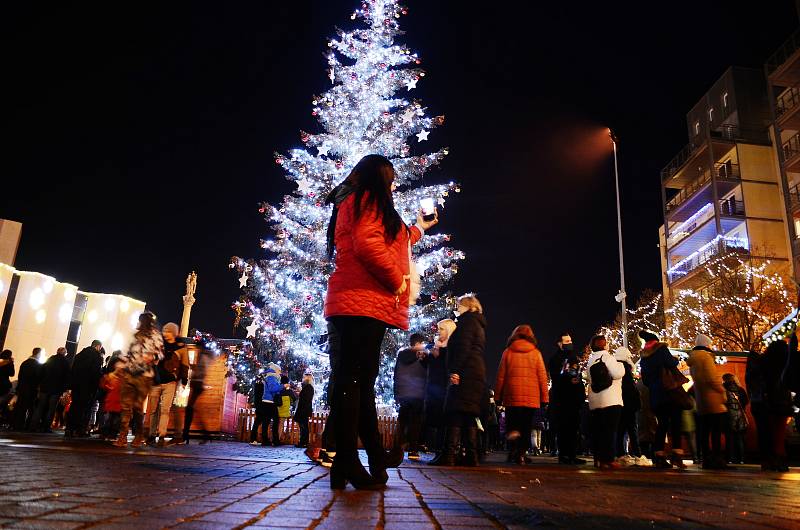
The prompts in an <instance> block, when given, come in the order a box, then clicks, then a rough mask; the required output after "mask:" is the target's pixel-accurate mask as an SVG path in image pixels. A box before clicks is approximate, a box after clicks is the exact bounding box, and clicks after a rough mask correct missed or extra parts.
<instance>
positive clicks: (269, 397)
mask: <svg viewBox="0 0 800 530" xmlns="http://www.w3.org/2000/svg"><path fill="white" fill-rule="evenodd" d="M281 390H283V385H282V384H281V376H280V375H278V372H276V371H275V369H274V368H269V369H268V370H267V373H266V374H265V377H264V394H263V395H262V396H261V401H263V402H265V403H275V400H276V399H278V397H279V396H280V393H281Z"/></svg>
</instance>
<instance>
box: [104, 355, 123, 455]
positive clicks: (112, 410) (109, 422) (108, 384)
mask: <svg viewBox="0 0 800 530" xmlns="http://www.w3.org/2000/svg"><path fill="white" fill-rule="evenodd" d="M121 371H122V368H121V363H119V362H118V359H117V360H114V361H112V363H111V364H110V365H109V370H108V372H107V373H106V374H105V375H104V376H103V377H102V379H100V388H102V389H103V390H104V391H105V393H106V395H105V398H104V399H103V410H104V411H105V413H106V414H108V418H107V419H106V424H105V425H104V427H103V428H104V432H103V435H104V437H105V438H106V439H107V440H115V439H116V438H117V436H119V422H120V414H121V412H122V403H121V401H120V389H121V388H122V373H121Z"/></svg>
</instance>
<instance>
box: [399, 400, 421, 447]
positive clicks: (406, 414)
mask: <svg viewBox="0 0 800 530" xmlns="http://www.w3.org/2000/svg"><path fill="white" fill-rule="evenodd" d="M423 406H424V401H423V400H421V399H418V400H407V401H401V402H400V412H399V413H398V415H397V434H398V436H397V443H398V444H399V445H400V446H402V445H403V444H408V450H409V451H417V450H418V449H419V438H420V431H421V430H422V411H423Z"/></svg>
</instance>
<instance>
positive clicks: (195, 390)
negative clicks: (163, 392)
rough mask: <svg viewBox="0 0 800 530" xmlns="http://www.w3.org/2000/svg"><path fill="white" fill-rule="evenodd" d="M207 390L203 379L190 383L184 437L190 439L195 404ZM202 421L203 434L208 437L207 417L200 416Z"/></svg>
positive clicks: (184, 417)
mask: <svg viewBox="0 0 800 530" xmlns="http://www.w3.org/2000/svg"><path fill="white" fill-rule="evenodd" d="M204 391H205V386H204V384H203V382H202V381H198V382H191V383H189V399H187V400H186V412H185V413H184V416H183V439H184V440H188V439H189V431H191V429H192V421H193V420H194V406H195V404H196V403H197V400H198V399H199V398H200V396H201V395H202V393H203V392H204ZM200 423H201V424H202V425H203V429H202V431H203V435H204V436H205V437H206V438H207V437H208V436H209V435H208V431H207V429H206V422H205V418H202V417H201V418H200Z"/></svg>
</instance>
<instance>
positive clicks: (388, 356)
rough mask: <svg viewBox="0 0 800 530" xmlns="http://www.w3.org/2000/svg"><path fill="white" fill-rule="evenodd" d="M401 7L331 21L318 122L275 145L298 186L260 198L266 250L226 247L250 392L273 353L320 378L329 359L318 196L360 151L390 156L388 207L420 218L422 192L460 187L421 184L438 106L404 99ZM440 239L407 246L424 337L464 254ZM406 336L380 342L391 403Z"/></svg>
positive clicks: (239, 371) (244, 386)
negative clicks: (274, 197) (392, 184)
mask: <svg viewBox="0 0 800 530" xmlns="http://www.w3.org/2000/svg"><path fill="white" fill-rule="evenodd" d="M405 13H406V9H405V8H403V7H401V6H399V5H398V3H397V2H395V1H391V0H373V1H366V2H363V3H362V4H361V8H360V9H358V10H357V11H355V12H354V13H353V15H352V17H351V18H352V19H353V20H360V21H361V24H360V26H359V27H358V28H356V29H352V30H350V31H343V30H338V37H337V38H335V39H332V40H330V42H328V51H327V61H328V71H327V73H328V78H329V79H330V81H331V83H332V85H333V86H332V87H331V88H330V89H329V90H327V91H326V92H324V93H323V94H321V95H319V96H314V97H313V98H312V105H313V110H312V114H313V115H314V116H315V117H316V118H317V120H318V121H319V124H320V126H321V132H319V133H316V134H314V133H309V132H304V131H301V133H300V138H301V140H302V142H303V144H304V147H303V148H298V149H293V150H291V151H289V153H288V155H281V154H276V156H275V162H276V163H277V164H278V165H280V166H281V167H282V168H283V170H284V172H285V175H286V178H288V179H289V180H291V181H292V182H294V183H296V184H297V190H295V192H294V193H293V194H291V195H287V196H285V197H284V198H283V201H282V202H281V203H280V204H279V205H277V206H272V205H269V204H266V203H262V204H261V205H260V208H259V211H260V212H261V213H263V214H264V215H265V217H266V219H267V221H268V223H269V224H270V228H271V231H272V233H273V234H274V237H269V238H267V239H264V240H262V241H261V247H262V249H264V251H265V255H264V256H263V257H261V258H258V259H242V258H238V257H234V258H232V260H231V263H230V267H231V269H234V270H235V271H236V273H237V275H238V277H239V286H240V288H241V289H242V295H241V297H240V299H239V301H237V302H236V303H234V310H235V312H236V315H237V317H236V325H237V326H241V327H242V328H244V329H245V330H246V333H247V337H248V338H250V339H252V341H253V343H254V349H253V351H252V352H245V353H242V354H241V355H235V356H232V357H231V358H230V360H229V363H230V367H231V370H232V371H233V372H234V373H235V374H236V376H237V381H238V382H237V385H238V388H239V389H240V391H243V392H245V391H247V390H248V388H249V387H250V384H251V383H252V380H253V378H254V377H255V375H256V374H257V373H258V372H259V371H260V370H263V367H264V366H265V364H266V363H268V362H272V361H274V362H277V363H278V364H279V365H281V366H282V367H283V368H284V369H287V368H288V371H289V374H290V376H291V378H292V379H294V380H297V379H299V378H300V376H301V375H302V373H303V371H304V370H305V369H307V368H310V369H311V370H312V371H313V372H314V374H315V376H316V377H317V384H318V388H320V383H323V384H324V380H325V379H326V378H327V374H328V373H329V370H330V368H329V361H328V356H327V349H326V347H327V344H326V343H327V340H326V332H327V323H326V321H325V319H324V318H323V315H322V309H323V302H324V298H325V292H326V289H327V283H328V278H329V276H330V274H331V272H332V267H333V265H332V263H331V262H330V261H329V260H328V258H327V251H326V229H327V225H328V220H329V218H330V214H331V210H330V207H328V206H325V205H324V199H325V197H326V195H327V194H328V193H329V192H330V191H331V190H332V189H333V188H334V187H335V186H336V185H337V184H338V183H340V182H341V181H342V180H344V178H345V177H346V176H347V174H348V173H349V171H350V169H351V168H352V167H353V166H354V165H355V164H356V163H357V162H358V161H359V160H360V159H361V157H363V156H364V155H367V154H370V153H378V154H382V155H384V156H386V157H388V158H389V159H390V160H391V161H392V163H393V164H394V167H395V169H396V171H397V180H396V183H397V185H398V190H397V191H396V192H395V195H394V198H395V206H396V207H397V210H398V212H400V215H401V216H402V217H403V219H405V220H406V222H407V223H409V224H413V222H415V220H416V216H417V212H418V211H419V204H420V200H421V199H423V198H432V199H434V200H435V201H437V203H438V205H439V207H443V206H444V203H445V198H446V197H447V196H448V194H449V193H450V192H453V191H455V192H458V191H459V189H458V187H457V185H456V184H454V183H453V182H449V183H446V184H437V185H431V186H423V185H421V184H422V183H421V179H422V177H423V175H425V173H426V172H427V171H428V170H429V169H430V168H431V167H433V166H436V165H438V164H439V162H440V161H441V160H442V159H443V158H444V156H445V155H447V149H440V150H438V151H436V152H434V153H429V154H415V152H416V151H417V149H418V148H419V147H421V145H420V144H424V142H426V141H427V140H428V135H429V134H430V132H431V130H432V129H433V128H435V127H437V126H439V125H442V124H443V123H444V117H443V116H437V117H430V116H428V115H427V114H426V109H425V108H424V107H423V106H422V104H421V102H420V101H419V100H416V99H409V96H410V95H411V94H413V91H414V89H415V88H416V86H417V83H418V82H419V81H421V80H422V79H423V78H424V76H425V72H423V71H422V70H420V69H419V68H417V65H418V64H419V63H420V60H419V58H418V57H417V55H416V54H414V53H412V52H411V51H410V50H409V49H408V48H406V47H405V46H404V45H401V44H398V43H396V42H395V38H396V37H397V36H398V35H400V33H401V32H400V29H399V24H398V19H399V18H400V17H401V15H403V14H405ZM409 65H410V67H409ZM448 241H450V236H448V235H445V234H437V235H425V237H424V238H423V239H422V241H421V242H420V243H418V244H417V245H416V246H415V248H414V259H415V261H416V263H417V269H418V272H419V273H420V275H421V280H422V286H421V297H420V300H419V301H418V302H417V306H415V307H412V308H411V311H410V322H411V332H422V333H425V334H427V335H429V336H432V335H433V332H434V330H435V323H436V321H437V320H439V319H441V318H446V317H447V316H449V314H451V313H450V311H451V309H452V307H453V299H452V297H451V296H450V295H449V294H443V295H440V294H439V292H440V290H441V289H442V288H443V287H444V285H445V284H446V283H447V282H448V281H449V280H450V279H451V278H452V277H453V275H454V274H456V272H457V271H458V266H457V261H458V260H460V259H463V258H464V255H463V253H462V252H460V251H458V250H454V249H452V248H449V247H447V246H445V244H446V243H447V242H448ZM406 340H407V333H404V332H399V331H390V332H389V333H387V337H386V340H385V341H384V344H383V356H382V367H381V373H380V376H379V378H378V382H377V388H376V390H377V394H378V396H379V399H382V400H383V401H384V403H385V404H390V403H391V402H392V396H391V388H392V384H391V383H392V370H393V368H394V359H395V354H396V352H397V350H398V349H399V348H400V347H401V346H403V345H404V344H405V343H406ZM319 394H320V392H319V391H318V392H317V395H319Z"/></svg>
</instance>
